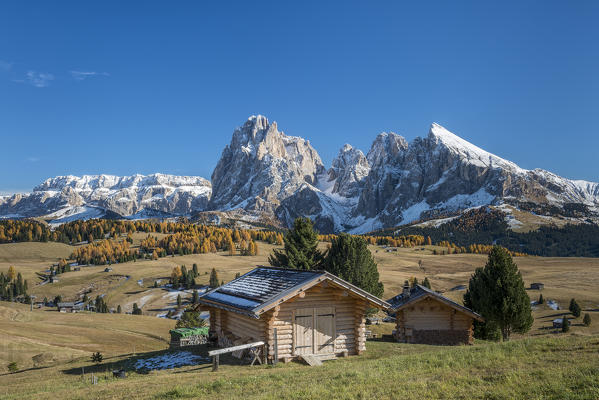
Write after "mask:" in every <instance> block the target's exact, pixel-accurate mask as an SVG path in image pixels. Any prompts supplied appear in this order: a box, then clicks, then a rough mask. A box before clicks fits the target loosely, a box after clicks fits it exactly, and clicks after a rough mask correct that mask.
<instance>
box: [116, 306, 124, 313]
mask: <svg viewBox="0 0 599 400" xmlns="http://www.w3.org/2000/svg"><path fill="white" fill-rule="evenodd" d="M116 312H117V314H120V313H122V312H123V310H122V309H121V305H120V304H119V305H118V306H117V308H116Z"/></svg>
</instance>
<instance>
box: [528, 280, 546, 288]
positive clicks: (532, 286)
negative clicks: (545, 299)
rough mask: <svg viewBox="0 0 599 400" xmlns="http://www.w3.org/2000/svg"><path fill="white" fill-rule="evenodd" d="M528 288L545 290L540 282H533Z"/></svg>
mask: <svg viewBox="0 0 599 400" xmlns="http://www.w3.org/2000/svg"><path fill="white" fill-rule="evenodd" d="M530 288H531V289H534V290H543V289H544V288H545V285H544V284H543V283H540V282H535V283H531V284H530Z"/></svg>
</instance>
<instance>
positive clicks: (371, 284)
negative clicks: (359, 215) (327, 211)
mask: <svg viewBox="0 0 599 400" xmlns="http://www.w3.org/2000/svg"><path fill="white" fill-rule="evenodd" d="M323 265H324V269H325V270H326V271H328V272H330V273H331V274H333V275H336V276H338V277H340V278H341V279H344V280H346V281H348V282H349V283H351V284H353V285H356V286H357V287H359V288H361V289H364V290H366V291H367V292H369V293H371V294H373V295H375V296H382V295H383V284H382V283H381V282H379V272H378V269H377V265H376V263H375V262H374V258H373V257H372V253H371V252H370V250H368V243H366V240H365V239H364V238H362V237H360V236H351V235H348V234H347V233H342V234H340V235H339V236H337V238H334V239H333V240H332V242H331V248H330V249H329V251H328V254H327V256H326V259H325V261H324V264H323Z"/></svg>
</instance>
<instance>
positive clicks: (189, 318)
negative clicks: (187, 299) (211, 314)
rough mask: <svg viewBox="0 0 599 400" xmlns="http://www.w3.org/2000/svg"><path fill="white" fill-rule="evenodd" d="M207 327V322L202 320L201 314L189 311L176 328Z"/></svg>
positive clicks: (182, 316)
mask: <svg viewBox="0 0 599 400" xmlns="http://www.w3.org/2000/svg"><path fill="white" fill-rule="evenodd" d="M205 325H206V321H205V320H204V319H202V318H200V313H199V312H197V311H193V310H190V309H187V310H186V311H185V312H184V313H183V315H181V319H180V320H179V321H177V325H175V328H201V327H202V326H205Z"/></svg>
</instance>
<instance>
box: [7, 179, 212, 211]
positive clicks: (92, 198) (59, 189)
mask: <svg viewBox="0 0 599 400" xmlns="http://www.w3.org/2000/svg"><path fill="white" fill-rule="evenodd" d="M210 193H211V186H210V182H209V181H207V180H206V179H204V178H200V177H193V176H174V175H165V174H152V175H147V176H145V175H132V176H114V175H84V176H82V177H77V176H72V175H69V176H58V177H55V178H50V179H48V180H46V181H44V182H43V183H42V184H40V185H38V186H36V187H35V188H34V189H33V192H31V193H27V194H18V195H13V196H11V197H4V198H2V199H0V214H2V215H4V214H18V215H20V216H21V217H37V216H46V217H47V218H48V219H50V220H56V221H58V222H61V221H62V222H66V220H65V218H66V219H68V220H73V219H78V217H77V216H80V217H81V218H82V219H88V218H95V217H97V216H100V215H105V214H106V211H109V212H113V213H116V214H119V215H121V216H131V215H134V214H136V213H140V212H142V211H144V210H152V211H153V212H155V213H163V214H165V213H166V214H174V215H189V214H190V213H191V212H194V211H202V210H203V209H204V208H205V207H206V204H207V203H208V199H209V198H210ZM102 210H104V211H102Z"/></svg>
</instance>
